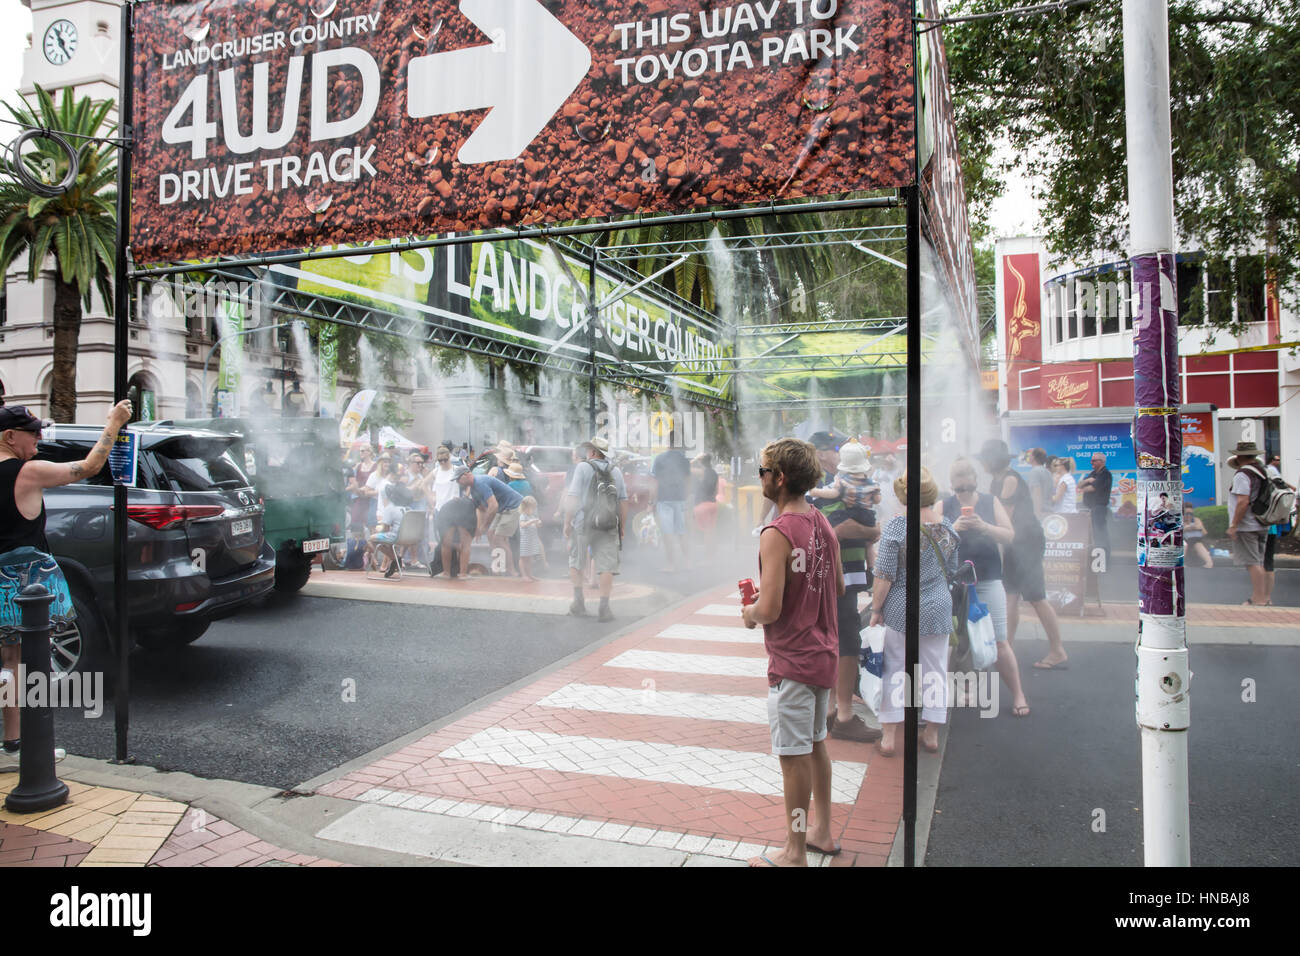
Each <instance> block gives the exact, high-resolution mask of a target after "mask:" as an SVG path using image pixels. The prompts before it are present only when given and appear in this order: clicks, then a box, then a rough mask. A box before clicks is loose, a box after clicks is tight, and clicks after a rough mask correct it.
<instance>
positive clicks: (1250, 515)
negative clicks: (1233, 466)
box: [1228, 471, 1268, 531]
mask: <svg viewBox="0 0 1300 956" xmlns="http://www.w3.org/2000/svg"><path fill="white" fill-rule="evenodd" d="M1252 477H1254V476H1253V475H1251V474H1250V473H1249V472H1246V471H1238V472H1237V473H1236V474H1235V475H1233V476H1232V488H1231V489H1230V490H1229V491H1228V523H1229V524H1231V523H1232V516H1233V515H1235V514H1236V513H1237V502H1238V501H1239V500H1240V499H1241V498H1242V497H1243V496H1244V497H1245V498H1246V500H1247V501H1249V500H1250V493H1251V491H1252V490H1254V489H1252V488H1251V478H1252ZM1255 481H1259V479H1258V478H1255ZM1237 530H1238V531H1266V530H1268V529H1267V528H1266V527H1265V526H1264V525H1262V524H1260V523H1259V519H1258V518H1256V517H1255V512H1253V511H1251V510H1250V505H1249V504H1247V505H1246V513H1245V514H1244V515H1242V516H1241V521H1239V522H1238V523H1237Z"/></svg>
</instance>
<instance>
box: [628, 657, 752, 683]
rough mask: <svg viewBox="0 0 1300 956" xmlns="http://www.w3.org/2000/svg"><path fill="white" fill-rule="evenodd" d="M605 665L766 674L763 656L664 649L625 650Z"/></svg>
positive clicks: (725, 674) (732, 674)
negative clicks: (725, 655) (688, 652)
mask: <svg viewBox="0 0 1300 956" xmlns="http://www.w3.org/2000/svg"><path fill="white" fill-rule="evenodd" d="M605 666H606V667H627V668H631V669H632V670H642V671H674V672H676V673H678V674H715V675H717V676H719V677H766V676H767V659H766V658H762V657H721V656H717V655H713V654H672V653H669V652H667V651H624V652H623V653H622V654H619V655H618V656H617V657H615V658H613V659H612V660H609V661H607V662H606V663H605Z"/></svg>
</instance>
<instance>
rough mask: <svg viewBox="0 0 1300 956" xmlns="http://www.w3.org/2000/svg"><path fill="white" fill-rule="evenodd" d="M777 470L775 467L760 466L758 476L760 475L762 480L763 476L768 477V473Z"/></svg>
mask: <svg viewBox="0 0 1300 956" xmlns="http://www.w3.org/2000/svg"><path fill="white" fill-rule="evenodd" d="M775 471H776V469H775V468H764V467H760V468H759V469H758V477H759V479H760V480H761V479H763V478H766V477H767V476H768V475H770V474H772V473H774V472H775Z"/></svg>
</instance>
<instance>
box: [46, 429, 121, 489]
mask: <svg viewBox="0 0 1300 956" xmlns="http://www.w3.org/2000/svg"><path fill="white" fill-rule="evenodd" d="M93 446H94V442H78V441H70V440H68V439H62V440H59V441H43V442H41V443H40V444H38V445H37V446H36V459H37V461H52V462H55V463H56V464H63V463H65V462H73V461H84V460H85V458H86V456H87V455H89V454H90V449H91V448H92V447H93ZM84 482H85V483H86V484H88V485H104V486H107V487H110V488H111V487H112V485H113V473H112V472H111V471H109V468H108V465H104V467H103V468H101V469H100V470H99V474H97V475H91V476H90V477H89V478H86V479H84Z"/></svg>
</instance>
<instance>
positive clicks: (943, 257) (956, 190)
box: [916, 0, 979, 363]
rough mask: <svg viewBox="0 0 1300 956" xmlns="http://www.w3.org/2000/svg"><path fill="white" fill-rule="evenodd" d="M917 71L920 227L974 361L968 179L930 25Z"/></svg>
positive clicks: (939, 35) (923, 7)
mask: <svg viewBox="0 0 1300 956" xmlns="http://www.w3.org/2000/svg"><path fill="white" fill-rule="evenodd" d="M916 12H917V15H918V16H921V17H924V18H927V19H935V18H937V17H938V16H939V5H938V4H937V3H936V2H935V0H917V2H916ZM918 46H919V50H918V51H917V52H918V53H919V59H920V63H921V76H920V94H921V109H920V113H921V116H920V126H919V131H920V163H919V165H920V169H921V177H920V182H921V199H922V215H921V230H922V232H923V233H924V235H925V238H926V239H927V240H928V241H929V243H930V245H931V246H933V248H934V251H935V255H936V256H937V258H938V260H939V266H940V270H941V271H942V273H943V283H944V285H945V286H946V287H947V289H948V293H949V295H950V296H951V297H952V308H953V309H954V310H955V312H956V316H955V318H956V319H957V320H958V322H959V323H960V327H961V328H962V329H964V330H965V338H966V346H967V350H968V352H969V354H970V357H971V359H972V361H975V362H977V363H978V356H977V352H978V349H979V308H978V306H977V305H976V302H975V247H974V245H973V244H972V243H971V235H970V219H969V217H968V215H967V211H966V182H965V180H964V179H963V177H962V172H961V156H960V154H959V153H958V151H957V123H956V118H955V116H954V115H953V108H952V96H951V94H950V93H949V85H948V58H947V55H946V54H945V53H944V49H943V31H942V30H941V29H939V28H937V27H936V28H933V29H930V30H928V31H927V32H926V33H925V34H924V35H923V36H922V38H921V39H920V41H918Z"/></svg>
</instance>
